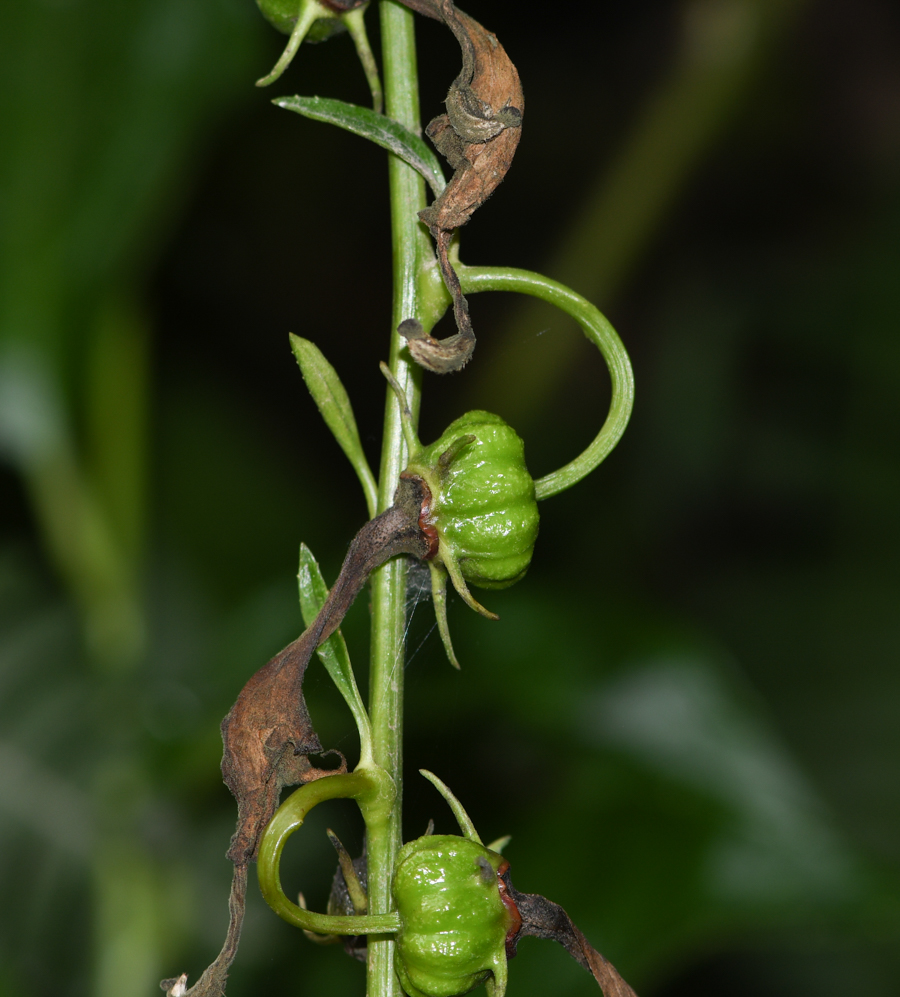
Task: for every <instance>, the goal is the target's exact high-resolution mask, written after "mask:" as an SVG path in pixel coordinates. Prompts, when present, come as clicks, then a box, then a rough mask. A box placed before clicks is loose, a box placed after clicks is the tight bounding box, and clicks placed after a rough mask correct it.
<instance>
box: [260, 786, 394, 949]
mask: <svg viewBox="0 0 900 997" xmlns="http://www.w3.org/2000/svg"><path fill="white" fill-rule="evenodd" d="M335 799H353V800H356V802H357V803H358V804H359V808H360V810H361V811H362V814H363V817H364V818H365V820H366V826H367V828H368V826H369V822H370V821H371V822H372V823H374V824H376V825H377V824H379V823H380V822H381V821H382V820H383V818H384V816H385V814H386V813H388V812H390V810H391V809H392V804H393V799H394V793H393V789H392V786H391V780H390V779H389V778H388V776H387V775H386V774H385V773H384V772H382V771H380V770H379V769H377V768H374V767H372V768H358V769H357V770H356V771H355V772H352V773H343V774H341V775H332V776H326V777H325V778H324V779H316V780H315V781H314V782H309V783H307V784H306V785H305V786H301V787H300V789H298V790H296V792H294V793H292V794H291V795H290V796H289V797H288V798H287V799H286V800H285V801H284V803H282V805H281V806H280V807H279V808H278V810H277V812H276V814H275V816H274V817H273V818H272V820H271V821H269V826H268V827H267V828H266V830H265V832H264V834H263V836H262V840H261V841H260V845H259V857H258V859H257V874H258V876H259V887H260V889H261V890H262V895H263V896H264V897H265V900H266V903H267V904H268V905H269V906H270V907H271V908H272V910H274V911H275V913H276V914H277V915H278V916H279V917H281V918H283V919H284V920H285V921H288V922H289V923H290V924H293V925H295V926H296V927H298V928H303V929H304V930H306V931H315V932H318V933H321V934H333V935H366V934H382V933H385V932H394V931H397V930H398V929H399V928H400V918H399V916H398V915H397V914H396V913H385V914H375V915H371V914H368V915H362V916H355V915H349V916H335V915H330V914H316V913H315V912H313V911H309V910H305V909H304V908H302V907H298V906H297V904H295V903H292V902H291V901H290V900H288V898H287V897H286V896H285V893H284V890H283V889H282V886H281V876H280V875H279V864H280V862H281V853H282V851H283V850H284V846H285V843H286V842H287V839H288V838H289V837H290V836H291V835H292V834H293V833H294V831H296V830H297V829H298V828H300V827H302V825H303V821H304V820H305V819H306V815H307V814H308V813H309V811H310V810H312V808H313V807H315V806H317V805H318V804H319V803H322V802H323V801H324V800H335Z"/></svg>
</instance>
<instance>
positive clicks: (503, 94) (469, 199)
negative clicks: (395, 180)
mask: <svg viewBox="0 0 900 997" xmlns="http://www.w3.org/2000/svg"><path fill="white" fill-rule="evenodd" d="M401 3H404V4H405V5H406V6H407V7H410V8H411V9H412V10H415V11H417V12H418V13H420V14H424V15H425V16H426V17H431V18H434V19H435V20H438V21H443V22H444V24H446V25H447V27H448V28H449V29H450V30H451V31H452V32H453V34H454V36H455V37H456V39H457V41H458V42H459V45H460V49H461V52H462V60H463V65H462V69H461V70H460V72H459V75H458V76H457V77H456V79H455V80H454V81H453V83H452V84H451V86H450V90H449V93H448V94H447V100H446V102H445V106H446V108H447V112H446V114H441V115H439V116H438V117H436V118H434V119H433V120H432V121H431V122H430V123H429V125H428V127H427V128H426V129H425V133H426V135H428V137H429V138H430V139H431V141H432V142H433V143H434V145H435V148H437V150H438V151H439V152H440V153H441V154H442V155H443V156H444V158H445V159H446V160H447V162H448V163H449V164H450V165H451V166H452V167H453V170H454V173H453V177H452V178H451V180H450V182H449V183H448V184H447V186H446V187H445V188H444V190H443V192H442V193H441V194H440V195H439V196H438V197H437V199H436V200H435V201H434V203H433V204H431V205H429V206H428V207H427V208H425V209H424V210H423V211H420V212H419V217H420V218H421V219H422V221H423V222H424V223H425V224H426V225H427V226H428V228H429V230H430V232H431V234H432V236H433V237H434V241H435V247H436V249H437V256H438V262H439V263H440V267H441V274H442V275H443V278H444V283H445V284H446V286H447V290H448V291H449V292H450V295H451V297H452V298H453V313H454V317H455V319H456V326H457V329H458V332H457V333H456V334H455V335H453V336H450V337H448V338H447V339H443V340H438V339H435V338H434V337H433V336H430V335H428V334H426V333H424V332H423V331H422V329H421V326H419V329H418V333H416V331H415V329H413V328H410V329H409V330H408V331H404V329H403V328H402V325H405V324H406V323H403V324H402V325H401V328H400V332H401V335H404V336H406V338H407V340H408V342H409V350H410V353H411V354H412V356H413V358H414V359H415V360H416V362H417V363H419V364H420V365H421V366H422V367H425V368H426V369H428V370H431V371H434V372H435V373H437V374H447V373H450V372H451V371H455V370H460V369H461V368H462V367H464V366H465V364H467V363H468V362H469V360H470V359H471V357H472V352H473V350H474V348H475V333H474V331H473V329H472V322H471V319H470V318H469V308H468V305H467V303H466V299H465V298H464V297H463V293H462V289H461V288H460V285H459V278H458V277H457V275H456V271H455V270H454V268H453V264H452V263H451V262H450V258H449V251H450V242H451V239H452V237H453V233H454V231H455V230H456V229H458V228H459V227H460V226H462V225H465V224H466V222H468V220H469V219H470V218H471V217H472V214H473V213H474V212H475V211H476V210H477V209H478V208H479V207H480V206H481V205H482V204H484V202H485V201H486V200H487V199H488V198H489V197H490V196H491V194H492V193H493V192H494V190H496V188H497V186H498V184H499V183H500V182H501V181H502V180H503V178H504V176H506V173H507V171H508V170H509V167H510V165H511V164H512V160H513V156H514V154H515V151H516V147H517V146H518V144H519V138H520V136H521V126H522V113H523V110H524V105H525V99H524V95H523V93H522V84H521V82H520V80H519V74H518V72H517V71H516V67H515V66H514V65H513V63H512V60H511V59H510V58H509V56H508V55H507V54H506V52H505V50H504V49H503V46H502V45H501V44H500V42H499V41H497V36H496V35H494V34H492V33H491V32H490V31H487V30H486V29H485V28H483V27H482V26H481V25H480V24H479V23H478V21H476V20H475V19H474V18H471V17H469V15H468V14H465V13H464V12H463V11H461V10H459V8H457V7H456V6H455V5H454V4H453V3H451V2H450V0H401Z"/></svg>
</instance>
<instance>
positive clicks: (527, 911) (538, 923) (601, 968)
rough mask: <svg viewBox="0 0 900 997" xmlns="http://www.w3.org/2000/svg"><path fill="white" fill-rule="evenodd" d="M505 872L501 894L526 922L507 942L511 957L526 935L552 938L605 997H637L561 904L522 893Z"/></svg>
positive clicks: (523, 922) (503, 873) (532, 894)
mask: <svg viewBox="0 0 900 997" xmlns="http://www.w3.org/2000/svg"><path fill="white" fill-rule="evenodd" d="M501 872H502V875H501V882H502V883H503V884H504V887H502V888H501V892H503V893H505V894H506V895H507V896H508V897H509V898H510V900H511V901H512V903H513V905H514V906H515V908H516V909H517V910H518V912H519V916H520V917H521V919H522V925H521V927H520V928H519V930H518V932H517V933H516V934H515V935H513V936H512V937H511V938H508V939H507V941H506V954H507V956H508V957H510V958H511V957H512V956H514V955H515V954H516V945H517V944H518V941H519V939H520V938H521V937H522V936H523V935H533V936H534V937H535V938H549V939H552V940H553V941H555V942H559V944H560V945H562V946H563V948H565V950H566V951H567V952H568V953H569V955H570V956H572V958H573V959H574V960H575V961H576V962H577V963H579V964H580V965H581V966H583V967H584V968H585V969H586V970H587V971H588V972H589V973H590V974H591V975H592V976H593V977H594V979H595V980H596V981H597V983H598V984H599V986H600V989H601V991H602V992H603V997H637V995H636V994H635V992H634V991H633V990H632V989H631V987H630V986H629V985H628V984H627V983H626V982H625V981H624V980H623V979H622V977H621V976H619V973H618V971H617V970H616V967H615V966H614V965H613V964H612V963H611V962H610V961H609V960H608V959H606V958H604V956H602V955H601V954H600V953H599V952H598V951H597V950H596V949H595V948H594V947H593V946H592V945H591V943H590V942H589V941H588V940H587V939H586V938H585V937H584V935H583V934H582V933H581V932H580V931H579V930H578V928H576V927H575V925H574V924H573V923H572V919H571V918H570V917H569V915H568V914H567V913H566V912H565V911H564V910H563V908H562V907H560V906H559V904H555V903H553V901H552V900H548V899H547V898H546V897H542V896H540V895H539V894H537V893H519V891H518V890H517V889H516V888H515V887H514V886H513V885H512V883H511V882H510V881H509V867H508V866H507V868H506V870H505V872H504V871H503V870H502V869H501Z"/></svg>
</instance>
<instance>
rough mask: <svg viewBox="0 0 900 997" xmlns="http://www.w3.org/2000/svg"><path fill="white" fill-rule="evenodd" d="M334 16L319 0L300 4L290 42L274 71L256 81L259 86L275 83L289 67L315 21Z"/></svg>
mask: <svg viewBox="0 0 900 997" xmlns="http://www.w3.org/2000/svg"><path fill="white" fill-rule="evenodd" d="M323 16H325V17H328V16H332V17H333V16H334V15H333V14H331V11H329V10H328V9H327V8H323V7H322V6H321V5H320V4H319V3H318V2H317V0H305V2H304V3H302V4H301V5H300V12H299V16H298V17H297V23H296V24H295V25H294V29H293V31H291V37H290V38H289V39H288V43H287V45H286V46H285V49H284V51H283V52H282V53H281V56H280V57H279V59H278V62H276V63H275V65H274V66H273V67H272V71H271V72H270V73H269V74H268V75H266V76H263V77H262V78H260V79H258V80H257V81H256V85H257V86H258V87H267V86H268V85H269V84H270V83H274V82H275V81H276V80H277V79H278V77H279V76H281V74H282V73H283V72H284V71H285V70H286V69H287V68H288V66H289V65H290V64H291V61H292V60H293V58H294V56H295V55H296V54H297V49H298V48H300V43H301V42H302V41H303V39H304V38H305V37H306V33H307V32H308V31H309V29H310V28H311V27H312V26H313V22H314V21H316V20H317V19H318V18H320V17H323Z"/></svg>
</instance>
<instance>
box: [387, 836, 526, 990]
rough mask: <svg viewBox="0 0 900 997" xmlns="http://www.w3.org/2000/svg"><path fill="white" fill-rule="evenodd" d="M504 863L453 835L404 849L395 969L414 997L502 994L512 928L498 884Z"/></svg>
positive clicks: (397, 881)
mask: <svg viewBox="0 0 900 997" xmlns="http://www.w3.org/2000/svg"><path fill="white" fill-rule="evenodd" d="M503 863H504V859H503V857H502V856H501V855H499V854H498V853H497V852H493V851H491V850H490V849H488V848H485V847H484V845H482V844H480V843H478V842H476V841H471V840H469V839H467V838H461V837H458V836H457V835H452V834H439V835H428V836H426V837H423V838H418V839H417V840H416V841H411V842H409V843H408V844H407V845H404V847H403V848H402V849H401V851H400V854H399V856H398V860H397V870H396V872H395V873H394V883H393V890H394V899H395V901H396V903H397V910H398V912H399V914H400V920H401V928H400V931H399V932H398V933H397V936H396V943H397V947H396V957H395V965H396V969H397V975H398V976H399V977H400V982H401V983H402V984H403V989H404V990H405V991H406V993H407V994H409V997H456V995H458V994H465V993H468V992H469V991H470V990H472V989H473V988H475V987H477V986H478V985H479V984H481V983H486V984H487V989H488V993H489V994H490V995H491V997H503V994H504V993H505V990H506V976H507V973H506V936H507V933H508V932H509V929H510V927H511V926H512V925H513V917H512V915H511V914H510V912H509V910H508V909H507V907H506V906H505V905H504V903H503V900H502V899H501V896H500V889H499V885H498V884H499V880H498V877H497V870H498V869H499V868H500V866H501V865H502V864H503Z"/></svg>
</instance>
